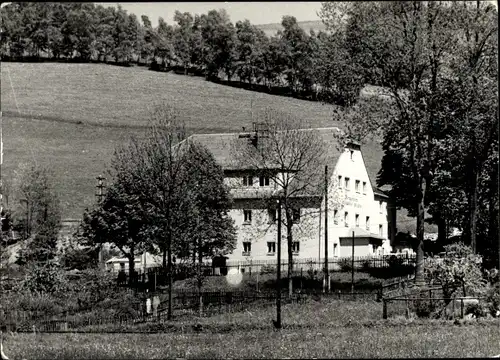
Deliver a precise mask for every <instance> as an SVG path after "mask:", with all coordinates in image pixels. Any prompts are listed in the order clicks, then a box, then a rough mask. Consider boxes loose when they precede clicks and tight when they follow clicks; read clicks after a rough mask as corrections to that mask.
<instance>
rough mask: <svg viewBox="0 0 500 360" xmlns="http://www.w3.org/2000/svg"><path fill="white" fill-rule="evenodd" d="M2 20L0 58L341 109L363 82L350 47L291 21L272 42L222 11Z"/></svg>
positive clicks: (19, 13) (56, 9)
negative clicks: (69, 63)
mask: <svg viewBox="0 0 500 360" xmlns="http://www.w3.org/2000/svg"><path fill="white" fill-rule="evenodd" d="M1 16H2V36H1V42H0V49H1V55H2V58H3V59H11V60H27V59H33V60H37V59H41V58H52V59H66V60H77V61H84V62H89V61H97V62H108V61H110V60H111V61H114V62H115V63H120V64H125V65H126V64H130V63H132V62H135V63H138V64H145V65H146V64H147V65H149V66H150V67H151V69H154V70H168V69H174V70H175V71H177V72H179V73H183V74H188V73H190V74H197V75H202V76H205V77H206V78H207V79H210V80H213V81H226V82H227V83H230V84H233V85H235V86H242V87H248V88H252V89H254V90H262V91H268V92H278V93H280V94H288V95H290V94H291V95H296V96H303V97H308V98H314V99H324V100H330V101H335V102H336V103H339V104H348V103H351V102H354V101H356V98H357V95H358V93H359V91H360V89H361V88H362V86H363V84H364V82H365V81H364V80H365V79H364V78H363V76H362V74H361V73H360V71H359V69H358V68H357V67H356V66H355V64H354V63H351V61H350V60H349V59H348V58H347V57H346V56H347V55H348V48H347V47H346V46H347V45H348V44H344V43H340V42H339V41H336V40H335V38H334V36H332V35H330V34H327V33H325V32H323V31H320V32H318V33H316V32H314V31H311V32H310V33H307V32H306V31H304V29H302V28H301V27H300V26H299V24H298V23H297V20H296V18H294V17H292V16H284V17H283V20H282V23H281V25H282V26H283V30H280V31H279V32H278V33H277V34H276V35H275V36H271V37H268V36H267V35H266V34H265V33H264V31H262V30H261V29H259V28H258V27H257V26H255V25H252V24H251V23H250V22H249V21H248V20H245V21H238V22H236V24H233V23H232V22H231V21H230V19H229V16H228V15H227V13H226V12H225V11H224V10H211V11H209V12H208V13H207V14H201V15H198V14H196V15H194V16H193V15H192V14H191V13H188V12H185V13H181V12H179V11H176V12H175V14H174V24H168V23H167V22H166V21H165V20H164V19H163V18H162V17H160V18H159V19H158V26H156V27H153V26H152V23H151V20H150V19H149V18H148V17H147V16H145V15H142V16H141V19H140V20H139V19H138V18H137V16H136V15H134V14H127V12H126V11H125V10H123V9H122V8H121V7H120V6H118V7H117V8H115V7H107V8H106V7H103V6H102V5H95V4H92V3H12V4H10V5H8V6H5V7H4V8H2V9H1ZM332 55H333V57H332ZM332 71H333V72H334V73H332ZM332 75H334V76H332ZM235 79H238V80H237V81H234V80H235Z"/></svg>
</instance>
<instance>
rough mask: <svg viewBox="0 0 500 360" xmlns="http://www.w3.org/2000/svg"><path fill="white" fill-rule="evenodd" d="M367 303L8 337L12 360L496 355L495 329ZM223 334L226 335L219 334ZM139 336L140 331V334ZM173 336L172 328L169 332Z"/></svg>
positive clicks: (499, 348) (313, 304)
mask: <svg viewBox="0 0 500 360" xmlns="http://www.w3.org/2000/svg"><path fill="white" fill-rule="evenodd" d="M380 317H381V305H380V304H378V303H374V302H341V301H335V300H322V301H310V302H308V303H306V304H304V305H297V304H291V305H285V306H284V307H283V324H284V329H282V330H281V331H280V332H278V331H275V330H274V329H273V326H272V324H271V319H273V318H275V309H274V308H273V307H269V308H260V309H252V310H250V311H243V312H239V313H234V314H223V315H218V316H213V317H210V318H203V319H199V320H198V321H197V323H199V324H201V325H202V328H203V330H202V332H201V333H194V332H193V331H192V329H191V325H192V324H193V323H191V324H188V323H186V324H183V322H182V321H177V322H171V324H174V323H177V325H178V326H186V328H190V329H191V330H188V331H187V332H182V331H169V332H165V333H157V334H119V333H116V334H71V333H68V334H36V335H34V334H30V333H22V334H13V335H7V337H6V339H5V340H6V341H5V342H4V350H5V352H6V354H7V356H9V357H10V358H11V359H12V358H14V359H21V358H26V359H130V358H143V359H146V358H147V359H159V358H339V357H340V358H415V357H489V356H493V355H496V354H500V335H499V334H500V332H499V330H500V329H499V323H498V321H496V322H482V321H480V322H469V323H467V325H466V326H456V325H453V323H452V322H438V321H425V320H422V321H407V320H404V319H394V320H389V321H383V320H381V319H380ZM224 328H226V330H227V329H229V330H230V331H229V332H226V331H222V330H224ZM144 330H146V329H144ZM172 330H174V329H172Z"/></svg>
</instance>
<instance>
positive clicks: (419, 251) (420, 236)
mask: <svg viewBox="0 0 500 360" xmlns="http://www.w3.org/2000/svg"><path fill="white" fill-rule="evenodd" d="M426 188H427V180H426V179H424V178H422V177H421V178H420V194H419V201H418V205H417V246H416V249H415V250H416V268H415V284H416V285H418V286H422V285H424V230H425V228H424V220H425V218H424V217H425V204H424V199H425V191H426Z"/></svg>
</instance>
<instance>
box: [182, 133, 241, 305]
mask: <svg viewBox="0 0 500 360" xmlns="http://www.w3.org/2000/svg"><path fill="white" fill-rule="evenodd" d="M185 151H186V153H185V154H184V155H185V158H186V161H185V166H186V172H187V179H188V180H187V182H188V184H187V193H186V194H185V195H186V196H187V197H189V198H190V199H191V201H192V202H191V204H190V205H191V209H190V214H191V216H189V217H188V218H187V220H188V224H187V226H186V231H184V234H178V236H179V235H180V236H183V237H184V239H185V240H184V241H180V242H179V243H177V244H175V245H174V248H177V249H179V247H181V249H179V250H180V251H178V254H179V255H181V254H182V255H184V256H185V257H187V258H188V259H191V258H192V259H193V262H192V264H193V265H195V264H196V261H198V269H197V275H196V282H197V285H198V290H199V292H200V293H201V287H202V284H203V279H204V277H203V272H202V264H203V260H204V259H206V258H210V259H212V258H214V257H215V256H221V255H226V254H228V253H231V252H232V251H233V250H234V248H235V246H236V233H235V228H234V225H233V220H232V219H231V218H230V217H229V216H228V211H229V210H230V208H231V199H230V196H229V189H228V188H227V187H226V185H224V174H223V171H222V169H221V167H220V166H219V165H218V164H217V163H216V161H215V159H214V157H213V155H212V154H211V153H210V152H209V151H208V150H207V149H206V148H204V147H203V146H201V145H199V144H197V143H196V142H190V143H189V144H188V145H187V149H185ZM202 306H203V301H202V299H201V295H200V312H202Z"/></svg>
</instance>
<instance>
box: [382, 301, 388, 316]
mask: <svg viewBox="0 0 500 360" xmlns="http://www.w3.org/2000/svg"><path fill="white" fill-rule="evenodd" d="M382 303H383V305H382V319H384V320H386V319H387V300H386V299H382Z"/></svg>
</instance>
